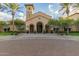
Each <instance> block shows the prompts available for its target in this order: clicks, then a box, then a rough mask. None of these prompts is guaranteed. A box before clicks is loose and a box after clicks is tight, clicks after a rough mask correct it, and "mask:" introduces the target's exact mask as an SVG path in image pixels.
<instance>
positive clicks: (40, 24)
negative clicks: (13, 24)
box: [37, 22, 43, 33]
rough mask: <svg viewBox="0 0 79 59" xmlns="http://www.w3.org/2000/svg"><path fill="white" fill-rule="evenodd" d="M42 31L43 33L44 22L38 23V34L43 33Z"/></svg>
mask: <svg viewBox="0 0 79 59" xmlns="http://www.w3.org/2000/svg"><path fill="white" fill-rule="evenodd" d="M42 31H43V24H42V22H38V23H37V32H38V33H42Z"/></svg>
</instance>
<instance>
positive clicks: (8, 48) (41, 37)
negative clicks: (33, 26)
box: [0, 34, 79, 56]
mask: <svg viewBox="0 0 79 59" xmlns="http://www.w3.org/2000/svg"><path fill="white" fill-rule="evenodd" d="M78 39H79V37H78V36H60V35H56V34H20V35H17V36H0V55H25V56H27V55H31V56H37V55H38V56H40V55H41V56H49V55H50V56H53V55H79V40H78Z"/></svg>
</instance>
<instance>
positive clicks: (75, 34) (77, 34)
mask: <svg viewBox="0 0 79 59" xmlns="http://www.w3.org/2000/svg"><path fill="white" fill-rule="evenodd" d="M69 35H72V36H79V33H69Z"/></svg>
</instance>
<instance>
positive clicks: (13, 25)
mask: <svg viewBox="0 0 79 59" xmlns="http://www.w3.org/2000/svg"><path fill="white" fill-rule="evenodd" d="M12 27H13V32H14V31H15V24H14V12H12Z"/></svg>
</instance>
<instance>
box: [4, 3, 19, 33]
mask: <svg viewBox="0 0 79 59" xmlns="http://www.w3.org/2000/svg"><path fill="white" fill-rule="evenodd" d="M4 4H5V7H6V9H8V10H9V11H8V12H11V15H12V27H13V32H14V31H15V30H14V29H15V28H14V26H15V24H14V16H15V13H16V11H17V10H18V9H19V4H16V3H4Z"/></svg>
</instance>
